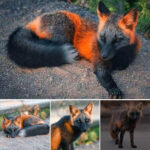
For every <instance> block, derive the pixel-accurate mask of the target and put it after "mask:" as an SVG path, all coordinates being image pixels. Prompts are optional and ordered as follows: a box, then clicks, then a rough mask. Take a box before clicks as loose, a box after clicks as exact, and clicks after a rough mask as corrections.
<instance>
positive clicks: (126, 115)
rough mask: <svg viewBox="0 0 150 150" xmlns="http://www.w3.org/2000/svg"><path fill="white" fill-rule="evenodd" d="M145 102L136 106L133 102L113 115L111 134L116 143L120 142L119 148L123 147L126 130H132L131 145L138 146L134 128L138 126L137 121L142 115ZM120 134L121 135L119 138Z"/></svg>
mask: <svg viewBox="0 0 150 150" xmlns="http://www.w3.org/2000/svg"><path fill="white" fill-rule="evenodd" d="M142 109H143V104H142V103H139V104H137V105H136V106H134V105H133V104H132V105H131V106H130V105H129V106H128V108H127V109H126V110H124V111H121V112H116V113H114V114H113V115H112V118H111V122H110V134H111V136H112V138H113V139H115V143H116V144H118V146H119V148H122V147H123V137H124V134H125V131H129V132H130V142H131V147H132V148H136V147H137V146H136V145H135V144H134V130H135V128H136V124H137V122H138V121H139V120H140V119H141V117H142ZM119 134H120V137H119V138H118V136H119Z"/></svg>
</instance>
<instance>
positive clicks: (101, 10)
mask: <svg viewBox="0 0 150 150" xmlns="http://www.w3.org/2000/svg"><path fill="white" fill-rule="evenodd" d="M97 14H98V16H99V18H100V19H101V20H102V19H104V18H106V17H107V16H109V15H110V11H109V9H108V8H107V7H106V6H105V4H104V3H103V2H101V1H100V2H99V3H98V7H97Z"/></svg>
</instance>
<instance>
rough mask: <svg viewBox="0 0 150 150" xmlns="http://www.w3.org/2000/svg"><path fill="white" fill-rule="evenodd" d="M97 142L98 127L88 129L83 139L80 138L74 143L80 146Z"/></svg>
mask: <svg viewBox="0 0 150 150" xmlns="http://www.w3.org/2000/svg"><path fill="white" fill-rule="evenodd" d="M98 140H99V126H95V127H92V128H90V129H89V130H88V131H87V132H85V134H84V135H83V137H82V136H81V137H80V138H79V139H78V140H77V141H76V142H75V145H81V144H86V145H89V144H93V143H94V142H96V141H98Z"/></svg>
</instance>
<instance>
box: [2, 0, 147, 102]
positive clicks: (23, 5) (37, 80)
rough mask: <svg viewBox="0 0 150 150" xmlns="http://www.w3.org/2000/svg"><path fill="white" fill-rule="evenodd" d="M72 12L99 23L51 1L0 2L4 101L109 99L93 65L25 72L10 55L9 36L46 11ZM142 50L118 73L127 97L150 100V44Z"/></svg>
mask: <svg viewBox="0 0 150 150" xmlns="http://www.w3.org/2000/svg"><path fill="white" fill-rule="evenodd" d="M60 9H65V10H70V11H73V12H76V13H78V14H80V15H81V16H85V17H87V18H89V19H91V20H96V21H97V16H96V15H94V14H91V13H90V12H89V11H88V10H87V9H85V8H82V7H79V6H73V5H70V4H68V3H65V2H56V1H55V0H54V1H50V0H36V1H35V0H30V1H24V0H11V1H10V0H1V2H0V16H1V17H0V22H1V24H0V39H1V40H0V67H1V68H0V98H11V99H13V98H43V99H44V98H78V99H81V98H84V99H85V98H96V99H99V98H101V99H102V98H108V95H107V92H106V91H105V90H104V88H102V87H101V86H100V85H99V83H98V82H97V79H96V77H95V75H94V74H93V69H92V66H91V64H90V63H89V62H87V61H85V60H81V61H79V62H76V63H74V64H73V65H65V66H62V67H59V68H58V67H53V68H46V67H45V68H40V69H37V70H22V69H20V68H19V67H18V66H16V65H15V64H14V63H13V62H11V61H10V60H9V59H8V58H7V56H6V48H5V45H6V43H7V39H8V36H9V34H10V33H11V32H12V31H13V30H14V29H15V28H16V27H18V26H22V25H25V24H26V23H27V22H28V21H30V20H32V19H33V18H34V17H35V16H38V15H40V14H42V13H43V12H52V11H55V10H60ZM142 43H143V47H142V51H141V52H140V54H139V56H138V57H137V59H136V60H135V62H134V63H133V64H132V65H131V66H130V67H129V68H128V69H127V70H125V71H121V72H116V73H114V78H115V80H116V81H117V83H118V86H119V87H120V88H121V89H122V91H124V93H125V98H138V99H140V98H150V93H149V90H150V76H149V73H150V67H149V66H150V47H149V45H150V41H148V40H146V39H144V38H142Z"/></svg>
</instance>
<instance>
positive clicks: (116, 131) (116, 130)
mask: <svg viewBox="0 0 150 150" xmlns="http://www.w3.org/2000/svg"><path fill="white" fill-rule="evenodd" d="M114 132H115V133H116V139H115V144H119V139H118V134H119V129H118V128H115V130H114Z"/></svg>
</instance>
